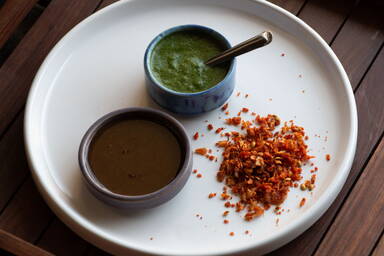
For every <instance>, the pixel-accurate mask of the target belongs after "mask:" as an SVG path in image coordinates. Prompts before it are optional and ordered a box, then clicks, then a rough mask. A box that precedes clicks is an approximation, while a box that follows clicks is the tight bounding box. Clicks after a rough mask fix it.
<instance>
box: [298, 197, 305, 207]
mask: <svg viewBox="0 0 384 256" xmlns="http://www.w3.org/2000/svg"><path fill="white" fill-rule="evenodd" d="M305 201H306V199H305V197H303V198H302V199H301V201H300V204H299V206H300V207H303V206H304V204H305Z"/></svg>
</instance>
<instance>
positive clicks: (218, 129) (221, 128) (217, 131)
mask: <svg viewBox="0 0 384 256" xmlns="http://www.w3.org/2000/svg"><path fill="white" fill-rule="evenodd" d="M222 130H224V128H223V127H220V128H217V129H216V131H215V132H216V133H220V132H221V131H222Z"/></svg>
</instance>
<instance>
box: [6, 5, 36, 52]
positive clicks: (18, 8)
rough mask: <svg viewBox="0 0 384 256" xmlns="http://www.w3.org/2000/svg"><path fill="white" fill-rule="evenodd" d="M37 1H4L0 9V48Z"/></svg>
mask: <svg viewBox="0 0 384 256" xmlns="http://www.w3.org/2000/svg"><path fill="white" fill-rule="evenodd" d="M36 2H37V0H12V1H6V2H5V3H4V5H3V6H2V7H1V9H0V48H1V47H2V46H3V45H4V43H5V42H6V41H7V40H8V39H9V37H10V36H11V34H12V33H13V31H14V30H15V29H16V28H17V26H18V25H19V24H20V23H21V22H22V20H23V19H24V18H25V17H26V16H27V14H28V13H29V11H30V10H31V9H32V7H33V6H34V5H35V4H36Z"/></svg>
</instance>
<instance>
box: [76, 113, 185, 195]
mask: <svg viewBox="0 0 384 256" xmlns="http://www.w3.org/2000/svg"><path fill="white" fill-rule="evenodd" d="M132 119H136V120H147V121H151V122H155V123H157V124H160V125H162V126H164V127H166V128H167V129H168V130H169V131H170V132H171V133H172V134H173V135H174V136H175V138H176V139H177V142H178V143H179V146H180V151H181V159H180V164H179V169H178V173H177V175H176V177H175V178H174V179H173V180H172V181H171V182H170V183H168V184H167V185H166V186H164V187H162V188H161V189H159V190H156V191H154V192H151V193H148V194H143V195H134V196H130V195H122V194H118V193H115V192H112V191H111V190H109V189H108V188H107V187H106V186H104V185H103V183H102V182H100V181H99V180H98V179H97V177H96V175H95V174H94V172H93V171H92V168H91V166H90V163H89V159H88V156H89V149H90V147H91V145H92V142H93V141H94V139H95V138H96V137H97V136H98V135H99V134H100V133H101V132H102V131H103V130H105V129H106V128H108V127H109V126H110V125H112V124H114V123H116V122H119V121H121V120H132ZM189 154H190V146H189V142H188V138H187V136H186V134H185V131H184V128H183V127H182V126H181V124H180V123H178V122H177V121H176V120H175V119H174V118H172V117H171V116H168V115H167V114H165V113H162V112H160V111H155V110H149V109H144V108H133V109H123V110H118V111H114V112H112V113H109V114H107V115H105V116H103V117H101V118H100V119H99V120H97V121H96V122H95V123H94V124H93V125H92V126H91V127H90V128H89V130H88V131H87V132H86V134H85V135H84V137H83V140H82V142H81V145H80V149H79V164H80V168H81V170H82V172H83V175H84V177H85V179H86V181H87V182H88V183H89V184H90V185H91V186H93V187H95V188H96V189H97V190H98V191H99V192H101V193H103V194H105V195H108V196H110V197H113V198H116V199H123V200H144V199H146V198H150V197H152V196H153V195H155V194H157V193H160V192H162V191H163V190H165V189H166V188H167V187H168V186H169V185H170V184H172V183H173V182H174V181H175V180H177V179H178V177H180V175H181V174H182V173H183V172H184V171H185V169H186V166H187V164H188V163H187V162H188V156H189Z"/></svg>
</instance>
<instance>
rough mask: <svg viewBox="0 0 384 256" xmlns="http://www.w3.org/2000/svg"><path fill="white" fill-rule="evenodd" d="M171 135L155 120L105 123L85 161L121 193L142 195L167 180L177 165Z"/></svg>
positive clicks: (178, 150)
mask: <svg viewBox="0 0 384 256" xmlns="http://www.w3.org/2000/svg"><path fill="white" fill-rule="evenodd" d="M181 154H182V153H181V148H180V144H179V142H178V140H177V138H176V137H175V135H174V134H173V133H172V132H171V131H170V130H169V129H168V128H167V127H165V126H163V125H160V124H158V123H156V122H152V121H148V120H141V119H131V120H130V119H128V120H119V121H115V122H112V123H111V124H108V125H107V126H106V127H104V128H103V129H101V130H100V131H99V132H98V133H97V134H96V136H95V137H94V138H93V140H92V143H91V145H90V148H89V153H88V162H89V164H90V167H91V169H92V171H93V173H94V175H95V176H96V178H97V179H98V181H99V182H100V183H102V184H103V185H104V186H105V187H106V188H107V189H108V190H110V191H112V192H114V193H117V194H122V195H129V196H136V195H144V194H148V193H151V192H154V191H156V190H159V189H161V188H162V187H164V186H166V185H167V184H169V183H170V182H171V181H172V180H173V179H174V178H175V177H176V175H177V173H178V171H179V169H180V166H181Z"/></svg>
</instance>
